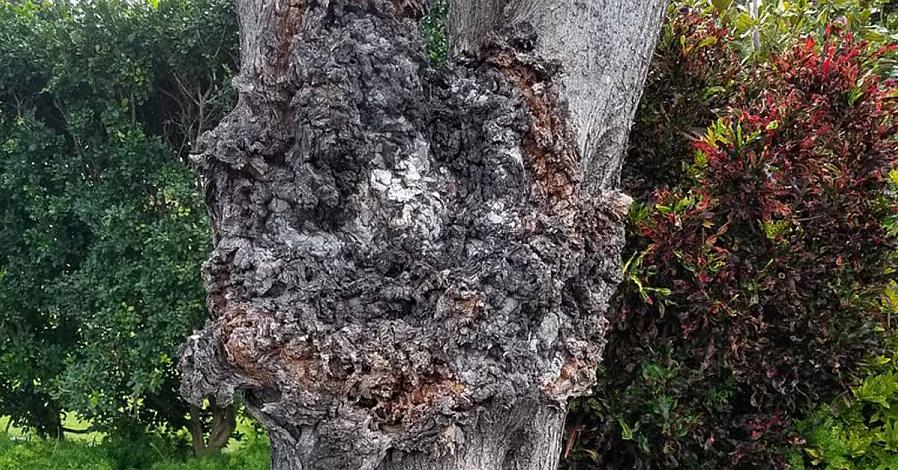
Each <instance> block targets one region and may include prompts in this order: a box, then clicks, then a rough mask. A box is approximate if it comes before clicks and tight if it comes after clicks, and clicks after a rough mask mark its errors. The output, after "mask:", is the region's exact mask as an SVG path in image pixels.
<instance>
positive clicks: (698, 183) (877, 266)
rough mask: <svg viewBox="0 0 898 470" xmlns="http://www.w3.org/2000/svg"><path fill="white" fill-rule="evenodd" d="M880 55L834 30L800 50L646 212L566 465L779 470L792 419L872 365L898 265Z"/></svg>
mask: <svg viewBox="0 0 898 470" xmlns="http://www.w3.org/2000/svg"><path fill="white" fill-rule="evenodd" d="M884 52H885V51H882V50H879V51H871V50H870V49H869V48H868V46H867V44H866V43H864V42H862V41H858V40H856V39H855V38H854V37H853V36H852V35H851V34H850V33H845V32H842V31H838V30H831V31H828V32H827V34H826V36H825V37H824V38H823V39H822V40H821V42H820V44H817V43H816V42H815V41H814V40H812V39H808V40H807V41H804V42H802V43H801V44H800V45H798V46H796V47H795V48H794V49H793V50H791V51H790V52H788V53H785V54H784V55H782V56H781V57H779V58H778V59H776V61H775V62H774V66H773V67H771V68H770V69H769V70H766V71H765V73H764V74H761V75H759V77H761V76H763V77H764V78H763V82H759V83H758V84H756V85H757V86H756V87H755V88H756V89H759V90H762V91H761V92H760V93H758V94H757V96H755V97H753V98H740V100H734V101H732V102H731V103H736V102H737V101H742V102H743V103H744V104H743V105H741V106H739V109H733V110H731V111H729V112H728V113H727V115H726V116H725V117H723V118H721V119H719V120H718V121H717V122H716V124H715V125H713V126H711V127H710V128H709V129H708V130H707V132H706V134H705V136H704V137H703V138H701V139H700V140H699V141H698V142H697V143H696V144H695V148H696V152H695V159H694V163H693V164H692V165H691V167H690V168H689V171H688V172H686V173H687V174H689V175H691V177H689V178H687V177H685V176H683V177H682V178H680V179H679V181H681V182H682V184H680V185H679V186H678V187H675V188H673V189H664V190H659V191H656V192H655V193H654V195H653V197H652V199H653V201H652V202H651V203H650V204H648V205H647V206H645V207H643V208H642V209H641V210H639V211H637V213H636V215H635V216H634V217H633V234H632V236H633V240H632V242H631V245H632V249H633V252H634V253H636V255H635V256H634V258H633V260H632V261H631V262H630V263H629V264H628V275H629V278H630V280H631V282H629V283H628V284H627V285H626V286H625V287H624V288H623V289H622V292H621V293H620V295H619V298H618V300H619V302H620V309H619V310H620V313H619V315H618V317H617V318H615V319H614V322H615V326H616V329H615V332H614V333H613V334H612V336H611V338H610V341H609V345H608V347H607V354H606V359H605V365H604V366H603V369H602V370H601V371H600V373H601V374H600V375H601V381H600V384H599V386H598V389H597V392H596V397H595V398H593V399H592V400H587V401H583V402H580V403H578V404H577V406H576V407H575V409H574V412H573V417H572V432H574V433H575V434H576V436H575V437H577V440H575V441H572V442H575V443H576V444H575V445H572V447H571V450H572V455H573V456H574V459H572V463H571V465H570V466H571V467H575V468H583V467H586V468H656V467H664V466H683V467H686V468H715V469H716V468H734V467H740V468H769V467H780V466H784V465H785V464H784V463H783V461H782V456H783V450H784V448H785V447H786V446H787V445H788V442H789V439H790V433H791V429H790V426H791V424H792V423H793V422H794V420H795V419H797V418H800V417H801V416H803V414H804V413H806V412H807V411H808V410H809V409H810V408H811V407H812V406H813V405H814V404H817V403H825V402H828V401H829V400H832V399H833V398H834V397H835V396H837V395H839V394H840V393H843V392H844V391H845V390H846V387H847V385H849V384H850V383H851V382H852V381H853V374H854V373H855V372H856V371H857V370H858V367H859V364H860V362H861V361H862V360H863V359H864V358H865V357H866V356H867V355H869V354H870V353H873V352H876V351H877V349H878V348H879V343H880V335H878V334H877V332H876V329H875V326H876V325H877V324H878V323H879V321H880V318H879V313H880V310H879V307H878V304H877V300H878V298H879V294H880V293H881V291H882V288H883V286H884V285H885V284H886V283H887V282H888V280H889V279H890V278H891V277H892V276H893V273H894V272H895V269H896V267H898V266H896V262H895V261H896V260H895V255H894V252H895V240H894V239H893V238H892V237H891V236H890V234H889V233H888V231H887V229H886V227H885V224H884V222H885V221H886V220H887V219H888V218H890V217H893V216H894V214H895V207H896V205H895V202H896V201H895V191H894V187H893V186H892V184H891V182H890V179H889V171H890V170H892V169H893V168H895V165H896V160H898V141H896V132H898V127H896V126H898V124H896V123H898V107H896V102H895V97H896V96H898V88H896V86H895V84H894V83H892V82H891V81H883V80H881V79H880V77H879V76H878V75H876V74H875V73H871V72H870V71H871V70H873V68H872V67H873V65H871V64H873V63H875V61H876V60H877V58H878V57H879V56H880V55H881V54H882V53H884ZM743 96H744V95H743ZM652 168H655V167H652ZM639 169H640V168H636V169H635V170H636V171H639ZM653 176H657V175H653ZM661 181H663V180H654V182H655V183H659V182H661ZM589 461H592V462H593V464H594V465H596V466H595V467H591V466H590V465H593V464H586V462H589Z"/></svg>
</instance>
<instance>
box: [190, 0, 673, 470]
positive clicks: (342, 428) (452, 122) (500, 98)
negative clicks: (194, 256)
mask: <svg viewBox="0 0 898 470" xmlns="http://www.w3.org/2000/svg"><path fill="white" fill-rule="evenodd" d="M646 1H647V3H646V4H645V6H629V3H628V2H626V1H624V0H617V1H613V2H611V1H606V2H605V3H604V4H603V5H606V7H607V8H608V10H607V11H604V12H603V11H599V12H598V14H590V15H583V16H580V17H576V18H574V20H576V21H582V22H585V23H588V24H586V25H584V27H585V26H589V28H594V27H595V25H593V24H592V22H594V21H597V19H599V18H605V17H604V16H603V15H604V14H608V13H611V12H613V11H617V10H613V8H617V9H619V10H620V12H619V13H617V14H618V16H619V17H620V18H624V19H626V20H627V21H628V23H627V24H630V25H631V27H632V28H631V29H628V28H617V29H614V30H613V32H611V33H608V34H611V36H613V37H614V38H615V40H616V41H617V42H612V43H611V44H618V43H623V41H624V40H626V39H632V40H633V41H637V42H636V43H634V45H633V46H632V50H636V51H638V52H639V53H637V54H635V55H632V56H630V57H624V56H623V54H624V53H623V52H620V51H617V52H614V53H612V52H610V51H605V52H604V53H596V55H595V56H596V57H604V56H610V55H614V56H615V57H617V59H615V60H608V61H604V62H603V61H601V60H598V61H593V62H590V63H591V64H592V65H590V67H594V66H595V64H605V66H606V67H607V70H605V71H604V72H605V74H606V75H607V76H608V77H613V79H612V80H617V81H616V82H614V83H612V84H611V85H608V86H614V87H617V88H619V89H621V90H625V91H626V93H627V94H628V96H626V97H621V98H620V99H606V100H605V101H603V103H605V104H594V105H591V106H585V103H580V102H578V103H577V104H576V105H573V103H571V104H572V106H571V107H570V111H569V110H568V107H567V106H566V102H567V101H569V100H576V99H577V96H579V95H578V93H581V92H579V91H576V90H579V88H577V87H578V86H579V85H577V83H579V82H577V80H576V79H575V76H576V75H577V74H581V75H583V74H586V73H587V72H584V71H578V70H579V67H581V65H582V64H579V60H580V57H579V55H578V54H572V53H568V52H565V51H566V49H565V48H564V47H563V45H564V40H562V39H558V38H561V37H563V36H564V37H566V36H565V34H568V33H564V34H562V33H558V32H557V31H561V30H571V31H572V29H570V28H573V26H571V27H561V26H559V25H558V24H555V21H557V20H556V19H553V18H556V17H557V12H555V13H549V11H550V10H551V11H555V10H552V9H553V8H555V7H559V6H565V5H566V3H567V2H561V1H558V0H551V1H548V0H547V1H546V2H545V3H544V4H543V3H539V4H537V3H533V2H520V8H521V9H517V7H516V6H515V5H513V2H508V3H507V4H505V5H504V6H503V7H502V10H501V12H500V13H501V15H503V16H502V17H503V18H506V19H507V21H498V22H493V23H491V24H490V26H489V27H483V28H477V29H474V30H472V32H471V33H468V34H476V36H477V38H478V39H477V40H476V41H473V40H468V41H467V42H466V44H468V46H465V49H466V50H467V52H468V55H469V57H468V59H466V60H464V61H461V62H458V63H456V64H454V65H451V66H449V67H447V68H445V69H441V70H434V69H433V68H431V67H430V66H429V65H428V64H427V62H426V60H425V56H424V54H423V50H422V45H421V41H420V38H419V33H418V29H417V19H418V18H417V17H418V16H419V15H420V13H421V8H420V6H419V5H418V4H415V3H408V2H404V1H403V0H395V1H388V0H331V1H321V2H317V1H309V0H287V1H277V0H238V14H239V15H240V22H241V58H242V64H241V73H240V75H239V77H238V78H237V80H236V84H237V88H238V91H239V93H240V99H239V102H238V105H237V107H236V109H235V110H234V111H233V112H232V113H231V114H230V115H229V116H228V117H227V118H226V119H225V120H224V121H223V122H222V123H221V124H220V125H219V126H218V127H217V128H216V129H215V130H214V131H212V132H210V133H208V134H206V135H205V136H204V138H203V139H202V142H201V146H200V152H199V153H198V154H197V155H196V156H195V157H194V162H195V164H196V167H197V169H198V171H199V172H200V173H201V174H202V176H203V180H204V184H205V188H206V196H207V203H208V205H209V210H210V215H211V218H212V225H213V227H214V230H215V237H214V240H215V248H214V251H213V253H212V255H211V257H210V259H209V260H208V261H207V263H206V264H205V265H204V268H203V270H204V275H205V279H206V283H207V288H208V291H209V305H210V309H211V311H212V312H213V314H214V319H213V320H212V321H211V322H210V323H209V324H208V325H207V326H206V328H205V329H204V330H203V331H201V332H198V333H197V334H195V335H194V336H192V337H191V338H190V339H189V340H188V342H187V343H186V344H185V346H184V347H183V348H182V357H181V370H182V374H183V385H182V392H183V394H184V395H185V397H187V398H188V399H189V400H190V401H191V402H193V403H200V402H202V400H203V399H205V398H210V399H212V400H213V401H214V402H215V403H216V404H218V405H220V406H224V405H227V404H228V403H230V401H231V400H232V399H233V396H234V395H235V393H240V392H242V393H243V394H244V397H245V402H246V404H247V408H248V409H249V410H250V412H251V413H252V414H253V415H254V416H255V417H257V418H258V419H259V420H260V421H261V422H262V423H263V424H264V425H265V427H266V428H267V429H268V431H269V434H270V437H271V441H272V454H273V455H272V462H273V468H275V469H302V470H312V469H364V470H387V469H389V470H399V469H403V470H404V469H409V470H410V469H425V468H426V469H446V470H449V469H453V470H475V469H476V470H486V469H528V470H537V469H540V470H541V469H547V470H548V469H552V468H554V467H555V466H556V465H557V458H558V454H559V446H560V434H561V430H562V425H563V420H564V407H565V403H566V401H567V399H568V398H569V397H571V396H575V395H578V394H582V393H584V392H585V391H586V390H587V389H588V387H589V386H590V385H591V384H592V381H593V379H594V370H595V367H596V365H597V363H598V362H599V360H600V358H601V351H602V346H603V344H604V333H605V327H606V322H605V320H604V316H603V314H604V311H605V309H606V308H607V301H608V298H609V297H610V295H611V293H612V292H613V290H614V288H615V286H616V284H617V283H618V282H619V276H620V274H619V270H620V268H619V266H620V259H619V258H620V249H621V246H622V243H623V227H622V218H623V216H624V214H625V213H626V210H627V206H628V198H627V197H626V196H624V195H622V194H619V193H618V192H616V191H615V190H614V183H613V182H614V181H615V180H616V172H617V170H618V167H619V165H620V155H619V150H620V149H618V150H614V151H613V152H611V151H609V152H611V153H609V154H608V155H606V156H602V155H604V154H602V152H599V151H596V150H595V149H604V148H608V149H611V148H614V146H615V145H618V143H616V142H615V141H614V138H617V137H608V136H610V135H612V134H614V132H617V131H614V132H612V131H611V129H612V128H613V127H614V126H623V128H626V127H628V125H629V124H628V122H629V119H630V118H631V116H632V112H633V110H632V108H633V106H634V105H635V102H636V100H637V98H638V90H639V89H640V88H641V81H642V74H644V71H645V67H646V66H647V62H648V53H649V51H650V50H651V48H652V42H653V41H652V40H651V38H652V37H653V35H654V29H655V28H656V27H657V25H658V23H659V22H660V15H661V13H660V10H661V6H662V5H661V3H662V1H660V0H652V1H648V0H646ZM553 3H557V4H558V5H553ZM525 7H526V8H525ZM546 8H548V9H549V10H546V11H545V12H543V9H546ZM590 8H592V7H587V10H588V11H590V12H592V10H590ZM627 8H629V10H628V9H627ZM540 12H543V13H540ZM626 12H629V13H626ZM525 13H526V14H525ZM628 14H629V15H632V17H630V16H627V15H628ZM601 21H607V19H602V20H601ZM454 24H457V22H456V23H454ZM552 27H554V28H555V29H554V30H553V29H552ZM553 31H555V32H553ZM459 34H461V33H457V34H456V38H458V37H461V36H459ZM462 36H463V35H462ZM598 40H600V39H598V38H597V39H596V41H598ZM583 47H585V46H583ZM592 47H595V48H602V47H603V45H602V44H599V43H595V44H593V46H592ZM603 54H604V56H603ZM591 57H592V56H591ZM625 59H627V60H625ZM589 60H591V61H592V60H593V59H589ZM603 60H604V59H603ZM597 78H599V77H597ZM609 103H610V104H609ZM619 103H624V105H619ZM606 107H608V109H605V108H606ZM599 108H601V109H599ZM612 108H613V109H612ZM584 109H585V110H586V111H583V110H584ZM596 109H599V111H596ZM601 119H604V120H605V122H607V124H608V125H607V126H605V127H603V124H602V122H600V120H601ZM584 123H589V124H588V125H587V124H584ZM596 129H598V131H597V130H596ZM625 134H626V132H623V134H622V135H623V138H625ZM614 135H617V134H614ZM584 136H587V137H584ZM590 142H591V143H590ZM615 152H616V153H615ZM612 153H613V155H612ZM600 161H602V162H601V163H599V162H600Z"/></svg>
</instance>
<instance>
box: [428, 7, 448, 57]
mask: <svg viewBox="0 0 898 470" xmlns="http://www.w3.org/2000/svg"><path fill="white" fill-rule="evenodd" d="M448 14H449V1H448V0H435V1H433V2H430V7H429V8H428V10H427V15H426V16H424V19H423V20H422V21H421V33H422V34H423V36H424V48H425V50H426V51H427V57H428V58H429V59H430V61H431V62H432V63H434V64H437V65H439V64H441V63H443V62H444V61H445V60H446V58H447V56H448V55H449V43H448V41H447V38H446V16H447V15H448Z"/></svg>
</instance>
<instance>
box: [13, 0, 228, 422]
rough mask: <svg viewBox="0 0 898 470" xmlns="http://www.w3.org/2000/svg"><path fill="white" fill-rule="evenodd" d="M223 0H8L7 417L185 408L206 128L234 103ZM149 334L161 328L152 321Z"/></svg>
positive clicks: (160, 413)
mask: <svg viewBox="0 0 898 470" xmlns="http://www.w3.org/2000/svg"><path fill="white" fill-rule="evenodd" d="M236 29H237V25H236V17H235V15H234V11H233V5H232V2H230V1H227V0H162V1H159V2H155V1H154V2H143V1H139V2H127V1H123V0H96V1H86V2H81V1H67V0H62V1H53V2H42V1H41V2H31V1H9V0H0V160H2V161H3V165H2V167H0V245H2V246H3V247H4V250H2V251H0V336H2V337H4V338H15V341H0V382H2V383H3V386H2V387H0V415H9V416H11V417H12V419H13V421H14V423H15V424H16V425H21V426H27V427H29V428H31V429H34V430H36V431H38V432H39V433H41V434H43V435H47V436H57V435H58V434H59V433H60V432H61V420H60V416H61V415H62V414H63V412H65V411H70V412H77V413H78V414H79V415H80V416H81V417H83V418H84V419H86V420H89V421H90V422H91V424H92V426H94V427H95V428H99V429H102V430H104V431H110V430H113V429H116V430H123V429H125V428H131V427H134V428H137V429H138V431H139V430H141V429H144V428H146V427H149V428H153V429H156V430H171V429H178V428H180V427H183V426H184V425H185V424H186V423H185V421H186V416H187V414H188V412H187V404H186V403H185V402H183V401H181V400H180V399H179V396H178V383H179V380H178V377H177V373H176V368H175V357H174V356H175V352H176V349H177V346H178V344H179V343H180V342H181V341H182V340H183V338H184V337H186V335H188V334H189V333H190V332H191V331H192V330H193V329H194V328H196V327H198V326H199V325H200V324H201V323H202V322H203V321H204V319H205V318H206V317H207V315H206V311H205V300H204V298H205V295H204V291H203V288H202V282H201V278H200V273H199V265H200V263H201V262H202V260H203V259H204V258H205V256H206V254H207V253H208V250H209V246H210V243H211V242H210V234H209V228H208V224H207V221H206V218H207V216H206V210H205V208H204V207H203V202H202V196H201V195H200V194H199V192H198V191H197V181H196V177H195V175H193V174H192V173H191V172H190V170H189V169H188V168H187V167H186V165H184V163H183V162H184V161H185V160H186V158H187V154H188V152H189V150H190V147H191V145H192V142H194V141H195V138H196V135H197V134H198V133H199V132H201V131H203V130H205V129H208V128H209V127H211V126H212V125H214V121H215V120H216V119H218V117H220V116H221V115H222V114H223V113H224V112H225V111H226V110H227V109H229V107H230V104H231V102H232V101H233V93H232V92H231V86H230V85H229V79H230V77H231V76H232V74H233V71H234V70H235V67H236V64H235V60H236V59H235V56H236V50H237V34H236ZM147 332H152V334H147Z"/></svg>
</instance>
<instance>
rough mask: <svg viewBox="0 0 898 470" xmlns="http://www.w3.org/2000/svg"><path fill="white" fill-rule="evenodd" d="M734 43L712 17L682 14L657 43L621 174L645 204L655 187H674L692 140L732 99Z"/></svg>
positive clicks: (735, 59) (737, 68)
mask: <svg viewBox="0 0 898 470" xmlns="http://www.w3.org/2000/svg"><path fill="white" fill-rule="evenodd" d="M731 40H732V38H731V37H730V36H729V34H728V32H727V30H726V29H725V28H722V27H720V26H719V25H718V24H717V21H716V19H715V18H714V17H710V16H704V15H701V14H699V13H697V12H695V11H692V10H690V9H681V10H679V11H678V13H677V14H675V15H674V16H673V17H672V18H670V19H669V20H668V22H667V23H666V24H665V26H664V29H663V31H662V35H661V38H660V39H659V43H658V47H657V48H656V50H655V56H654V58H653V61H652V67H651V70H650V71H649V76H648V77H647V78H646V83H645V89H644V91H643V97H642V100H641V101H640V103H639V110H638V111H637V113H636V123H635V125H634V126H633V130H632V132H631V136H630V142H631V143H632V145H631V148H630V150H629V152H628V155H627V164H625V165H624V169H623V175H622V178H623V187H624V188H625V189H626V190H627V191H628V192H629V193H630V194H631V195H632V196H633V197H634V198H636V199H637V200H644V199H645V197H646V196H648V195H649V194H650V193H651V191H652V190H653V189H654V188H655V185H656V183H658V182H664V183H665V184H669V185H673V184H677V183H678V182H679V181H681V180H682V179H683V177H684V176H685V172H684V169H685V168H684V166H685V165H684V164H685V163H688V161H686V160H691V158H689V157H690V155H691V147H692V141H693V139H694V137H697V136H699V135H701V132H702V130H703V128H704V126H705V125H706V124H707V123H709V122H711V121H713V120H714V119H715V118H717V117H718V116H719V114H720V113H721V112H722V111H723V109H724V108H725V106H726V105H727V104H728V103H729V101H730V100H731V99H732V98H733V97H734V93H733V87H734V82H735V79H736V77H737V74H738V73H739V71H740V69H741V67H740V64H739V56H738V54H737V52H736V51H735V49H734V48H733V46H732V41H731Z"/></svg>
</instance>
